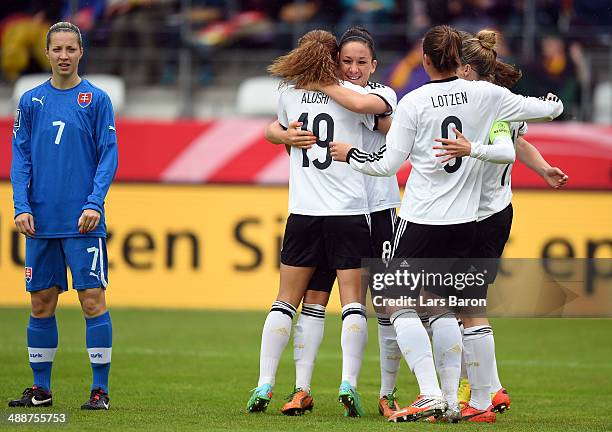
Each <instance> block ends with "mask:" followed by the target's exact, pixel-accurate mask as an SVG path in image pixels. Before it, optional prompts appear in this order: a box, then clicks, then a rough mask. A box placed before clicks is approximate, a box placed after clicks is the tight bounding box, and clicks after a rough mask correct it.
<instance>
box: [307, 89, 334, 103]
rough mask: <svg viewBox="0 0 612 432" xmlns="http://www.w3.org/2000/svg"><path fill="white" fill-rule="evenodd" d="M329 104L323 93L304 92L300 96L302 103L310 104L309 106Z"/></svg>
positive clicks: (327, 97)
mask: <svg viewBox="0 0 612 432" xmlns="http://www.w3.org/2000/svg"><path fill="white" fill-rule="evenodd" d="M328 102H329V96H327V95H326V94H325V93H323V92H320V91H317V92H310V91H309V92H305V93H304V94H303V95H302V103H311V104H326V103H328Z"/></svg>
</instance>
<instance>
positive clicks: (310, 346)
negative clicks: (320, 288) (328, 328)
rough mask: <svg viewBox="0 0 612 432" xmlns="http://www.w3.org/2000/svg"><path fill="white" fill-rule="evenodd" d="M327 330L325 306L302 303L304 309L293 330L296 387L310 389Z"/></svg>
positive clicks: (307, 390)
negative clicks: (318, 354)
mask: <svg viewBox="0 0 612 432" xmlns="http://www.w3.org/2000/svg"><path fill="white" fill-rule="evenodd" d="M324 330H325V306H322V305H319V304H309V303H304V304H302V311H301V312H300V317H299V318H298V320H297V324H296V325H295V329H294V331H293V359H294V360H295V387H296V388H301V389H302V390H304V391H306V392H309V391H310V380H311V378H312V371H313V370H314V365H315V359H316V358H317V353H318V352H319V347H320V346H321V341H322V340H323V332H324Z"/></svg>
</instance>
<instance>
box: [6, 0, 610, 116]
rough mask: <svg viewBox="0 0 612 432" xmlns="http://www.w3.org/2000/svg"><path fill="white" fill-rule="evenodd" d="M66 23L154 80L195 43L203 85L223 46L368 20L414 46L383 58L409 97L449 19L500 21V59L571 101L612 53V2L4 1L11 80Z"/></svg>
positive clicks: (393, 46) (112, 58) (383, 43)
mask: <svg viewBox="0 0 612 432" xmlns="http://www.w3.org/2000/svg"><path fill="white" fill-rule="evenodd" d="M57 21H71V22H74V23H75V24H77V25H78V26H79V27H80V28H81V31H82V32H83V36H84V43H85V48H86V49H87V48H89V47H95V48H96V49H97V48H104V49H105V50H106V51H105V52H106V56H105V61H104V62H102V64H96V65H95V66H96V72H103V73H111V74H119V75H123V76H125V75H126V74H130V75H137V76H140V77H142V79H141V81H142V82H146V83H150V84H154V83H162V82H164V80H167V79H168V74H170V75H173V76H174V77H176V70H172V64H171V63H169V62H168V61H166V60H165V59H163V57H162V56H160V55H159V54H158V53H159V51H160V48H162V49H166V50H172V49H176V48H177V47H188V48H189V49H190V50H191V51H192V52H193V53H194V54H195V55H197V56H198V58H199V59H200V62H199V63H200V65H199V67H200V72H199V73H200V78H201V79H200V83H206V82H209V81H212V80H213V79H214V76H213V72H212V70H213V69H212V67H211V66H210V62H211V58H213V57H214V54H215V53H216V52H218V50H224V49H228V48H229V47H239V48H243V49H257V48H266V49H270V48H273V49H288V48H290V47H291V46H292V45H293V44H294V43H295V37H296V36H299V35H300V34H303V33H304V32H306V31H308V30H310V29H312V28H316V27H319V28H327V29H333V31H334V32H335V33H336V34H338V35H340V34H341V33H342V32H343V31H344V30H345V29H346V28H348V27H350V26H352V25H361V26H364V27H366V28H368V29H369V30H370V31H371V32H372V34H373V35H374V37H375V39H376V40H377V43H378V49H379V50H383V49H384V50H390V51H393V52H402V51H403V52H405V53H406V54H405V55H404V56H401V55H400V56H398V58H397V59H396V61H395V62H393V63H392V64H387V65H381V66H382V69H381V70H383V71H384V80H385V81H386V82H387V83H388V84H390V85H391V86H392V87H393V88H395V89H396V90H397V91H398V96H400V97H401V96H402V95H403V94H405V93H406V92H408V91H410V90H412V89H413V88H415V87H418V86H419V85H421V84H422V83H423V82H425V81H426V76H425V74H424V71H423V70H422V67H421V66H420V43H419V40H420V36H421V35H422V34H423V33H424V31H425V30H426V29H427V28H429V27H430V26H432V25H437V24H442V23H444V24H450V25H452V26H455V27H457V28H458V29H460V30H465V31H469V32H476V31H478V30H480V29H482V28H495V29H499V30H500V31H501V32H502V33H503V34H504V35H505V36H506V38H505V39H502V41H501V43H500V46H499V47H498V52H499V54H500V56H502V57H504V59H505V60H506V61H509V62H512V63H516V64H518V65H519V66H520V67H521V68H522V69H523V70H524V71H525V74H524V78H523V80H522V81H521V83H520V87H521V88H520V89H517V91H519V92H521V91H524V92H526V93H530V94H540V93H541V94H544V93H545V92H546V91H549V90H552V91H555V92H557V94H559V96H561V97H562V98H563V100H564V101H568V103H569V104H570V105H571V104H572V103H574V102H577V101H578V100H579V99H580V92H581V89H583V88H585V87H588V85H589V82H588V80H589V79H590V77H589V70H588V67H587V66H586V64H585V54H584V51H585V47H587V48H588V49H597V48H601V49H603V50H607V52H608V53H610V52H611V50H610V48H609V47H610V44H611V43H612V42H611V41H612V1H610V0H326V1H322V0H298V1H290V0H289V1H286V0H285V1H284V0H2V2H0V56H1V69H2V76H3V78H4V80H6V81H14V80H15V79H17V78H18V77H19V76H20V75H21V74H24V73H28V72H35V71H40V70H42V69H45V68H46V67H47V62H46V59H45V57H44V54H43V50H44V43H45V42H44V35H45V33H46V31H47V29H48V27H49V25H50V24H52V23H54V22H57ZM529 29H532V33H533V36H534V39H533V40H534V41H535V43H534V44H533V45H534V46H533V52H532V53H529V55H527V56H526V55H525V52H524V46H525V44H524V42H523V38H524V37H525V36H526V34H527V33H528V32H529ZM130 48H131V49H130ZM82 67H83V68H85V69H86V68H87V67H88V64H87V63H83V64H82ZM175 69H176V65H175ZM566 112H569V113H571V112H572V110H571V109H570V110H569V111H568V110H566ZM570 115H571V114H570Z"/></svg>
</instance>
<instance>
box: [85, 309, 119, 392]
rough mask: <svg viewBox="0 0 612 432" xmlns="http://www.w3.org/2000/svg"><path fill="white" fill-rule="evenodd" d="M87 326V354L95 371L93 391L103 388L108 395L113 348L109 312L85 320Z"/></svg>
mask: <svg viewBox="0 0 612 432" xmlns="http://www.w3.org/2000/svg"><path fill="white" fill-rule="evenodd" d="M85 324H86V325H87V331H86V339H87V353H88V354H89V361H90V362H91V369H92V371H93V383H92V385H91V389H92V390H93V389H95V388H98V387H99V388H101V389H102V390H104V391H105V392H106V393H108V372H109V371H110V364H111V354H112V349H113V348H112V347H113V325H112V323H111V319H110V314H109V313H108V311H106V312H104V313H103V314H102V315H100V316H97V317H95V318H85Z"/></svg>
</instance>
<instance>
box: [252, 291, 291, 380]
mask: <svg viewBox="0 0 612 432" xmlns="http://www.w3.org/2000/svg"><path fill="white" fill-rule="evenodd" d="M294 316H295V308H294V307H293V306H292V305H291V304H289V303H286V302H283V301H280V300H277V301H275V302H274V303H273V304H272V309H270V313H268V317H267V318H266V322H265V323H264V326H263V331H262V333H261V351H260V353H259V381H258V383H257V386H258V387H259V386H260V385H263V384H270V385H271V386H274V384H275V382H276V369H278V362H279V360H280V358H281V355H282V354H283V351H284V350H285V347H286V346H287V342H288V341H289V336H290V335H291V322H292V321H293V317H294Z"/></svg>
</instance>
